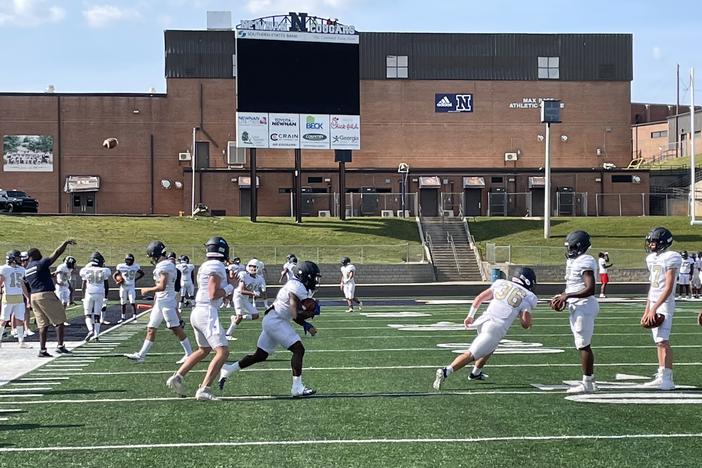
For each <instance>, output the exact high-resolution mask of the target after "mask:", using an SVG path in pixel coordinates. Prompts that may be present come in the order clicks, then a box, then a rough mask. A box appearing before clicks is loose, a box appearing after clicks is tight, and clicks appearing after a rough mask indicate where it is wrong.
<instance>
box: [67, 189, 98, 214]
mask: <svg viewBox="0 0 702 468" xmlns="http://www.w3.org/2000/svg"><path fill="white" fill-rule="evenodd" d="M95 193H96V192H83V193H73V194H72V195H71V213H76V214H95Z"/></svg>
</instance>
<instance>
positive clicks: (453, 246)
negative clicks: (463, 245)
mask: <svg viewBox="0 0 702 468" xmlns="http://www.w3.org/2000/svg"><path fill="white" fill-rule="evenodd" d="M446 242H448V244H449V245H450V246H451V251H452V252H453V260H454V261H455V262H456V271H458V274H459V275H460V274H461V266H460V264H459V261H458V253H457V252H456V244H455V243H454V242H453V236H452V235H451V234H449V233H448V232H447V233H446Z"/></svg>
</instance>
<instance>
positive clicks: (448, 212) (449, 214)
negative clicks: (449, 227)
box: [441, 210, 453, 218]
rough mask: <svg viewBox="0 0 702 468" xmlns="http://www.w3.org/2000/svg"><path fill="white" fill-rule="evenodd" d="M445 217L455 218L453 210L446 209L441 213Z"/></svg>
mask: <svg viewBox="0 0 702 468" xmlns="http://www.w3.org/2000/svg"><path fill="white" fill-rule="evenodd" d="M441 216H443V217H444V218H453V210H444V211H442V213H441Z"/></svg>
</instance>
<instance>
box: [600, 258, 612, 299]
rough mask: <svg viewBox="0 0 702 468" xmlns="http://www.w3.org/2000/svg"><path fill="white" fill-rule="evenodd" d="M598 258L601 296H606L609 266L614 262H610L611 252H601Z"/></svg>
mask: <svg viewBox="0 0 702 468" xmlns="http://www.w3.org/2000/svg"><path fill="white" fill-rule="evenodd" d="M598 257H599V258H598V259H597V266H598V268H599V273H600V284H601V286H600V297H603V298H604V297H607V296H605V289H607V284H609V273H607V268H610V267H611V266H612V265H613V263H609V253H608V252H600V253H599V255H598Z"/></svg>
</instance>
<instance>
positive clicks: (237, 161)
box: [227, 141, 246, 166]
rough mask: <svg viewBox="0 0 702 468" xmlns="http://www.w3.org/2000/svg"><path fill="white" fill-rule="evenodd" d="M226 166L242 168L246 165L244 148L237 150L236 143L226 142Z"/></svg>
mask: <svg viewBox="0 0 702 468" xmlns="http://www.w3.org/2000/svg"><path fill="white" fill-rule="evenodd" d="M227 164H228V165H229V166H243V165H244V164H246V148H237V147H236V141H228V142H227Z"/></svg>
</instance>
